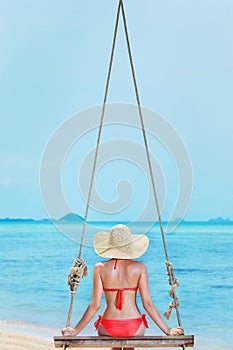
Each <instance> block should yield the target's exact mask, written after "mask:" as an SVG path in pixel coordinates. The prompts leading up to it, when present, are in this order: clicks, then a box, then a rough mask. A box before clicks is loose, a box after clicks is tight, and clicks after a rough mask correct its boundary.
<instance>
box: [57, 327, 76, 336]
mask: <svg viewBox="0 0 233 350" xmlns="http://www.w3.org/2000/svg"><path fill="white" fill-rule="evenodd" d="M61 333H62V335H64V336H66V335H69V336H72V337H73V336H75V335H77V334H78V332H77V330H76V329H75V328H71V327H66V328H63V329H62V330H61Z"/></svg>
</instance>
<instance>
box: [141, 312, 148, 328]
mask: <svg viewBox="0 0 233 350" xmlns="http://www.w3.org/2000/svg"><path fill="white" fill-rule="evenodd" d="M142 321H143V323H144V326H145V327H146V328H149V325H148V322H147V319H146V315H145V314H142Z"/></svg>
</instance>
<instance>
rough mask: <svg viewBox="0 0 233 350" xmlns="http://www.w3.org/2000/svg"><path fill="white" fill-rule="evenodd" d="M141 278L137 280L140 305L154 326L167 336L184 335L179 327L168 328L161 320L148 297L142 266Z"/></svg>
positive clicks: (144, 269) (145, 276) (146, 281)
mask: <svg viewBox="0 0 233 350" xmlns="http://www.w3.org/2000/svg"><path fill="white" fill-rule="evenodd" d="M141 266H142V267H141V276H140V279H139V292H140V295H141V298H142V304H143V307H144V309H145V310H146V312H147V313H148V315H149V316H150V317H151V318H152V320H153V321H154V322H155V323H156V325H157V326H158V327H159V328H160V329H161V330H162V331H163V332H164V333H165V334H167V335H180V334H184V331H183V329H182V328H181V327H177V328H169V327H168V326H167V324H166V323H165V322H164V320H163V319H162V317H161V315H160V313H159V312H158V310H157V309H156V307H155V305H154V304H153V302H152V300H151V296H150V291H149V286H148V275H147V270H146V267H145V265H144V264H142V265H141Z"/></svg>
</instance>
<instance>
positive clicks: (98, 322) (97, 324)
mask: <svg viewBox="0 0 233 350" xmlns="http://www.w3.org/2000/svg"><path fill="white" fill-rule="evenodd" d="M101 320H102V316H101V315H99V316H98V318H97V320H96V321H95V323H94V326H95V330H96V331H97V330H98V327H99V324H100V322H101Z"/></svg>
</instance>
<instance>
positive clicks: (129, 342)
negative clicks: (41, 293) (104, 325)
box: [53, 335, 194, 349]
mask: <svg viewBox="0 0 233 350" xmlns="http://www.w3.org/2000/svg"><path fill="white" fill-rule="evenodd" d="M53 340H54V345H55V347H56V348H62V347H63V349H66V348H111V347H119V348H122V347H123V348H124V347H127V348H179V347H193V346H194V336H193V335H181V336H141V337H139V336H135V337H132V338H115V337H108V336H76V337H69V336H65V337H64V336H55V337H53Z"/></svg>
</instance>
